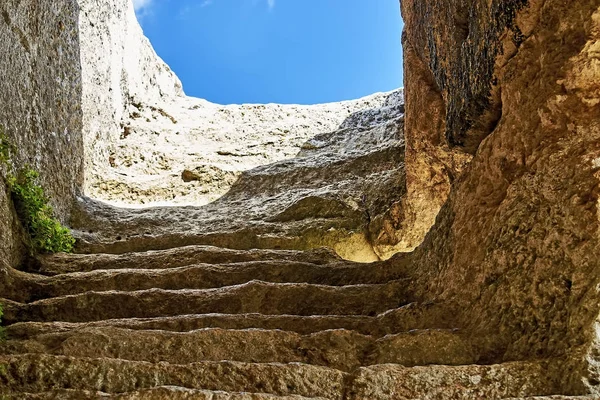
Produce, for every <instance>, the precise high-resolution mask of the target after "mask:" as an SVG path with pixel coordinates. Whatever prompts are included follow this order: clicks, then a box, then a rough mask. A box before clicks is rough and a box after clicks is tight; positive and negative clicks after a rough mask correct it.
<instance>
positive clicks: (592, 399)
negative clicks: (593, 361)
mask: <svg viewBox="0 0 600 400" xmlns="http://www.w3.org/2000/svg"><path fill="white" fill-rule="evenodd" d="M502 400H598V396H593V395H590V396H563V395H557V396H535V397H519V398H516V397H510V398H505V399H502Z"/></svg>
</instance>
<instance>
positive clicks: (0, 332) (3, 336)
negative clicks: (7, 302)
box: [0, 303, 6, 369]
mask: <svg viewBox="0 0 600 400" xmlns="http://www.w3.org/2000/svg"><path fill="white" fill-rule="evenodd" d="M3 315H4V313H3V310H2V303H0V342H2V341H4V340H5V339H6V332H5V331H4V328H3V327H2V316H3ZM1 367H2V365H0V369H1Z"/></svg>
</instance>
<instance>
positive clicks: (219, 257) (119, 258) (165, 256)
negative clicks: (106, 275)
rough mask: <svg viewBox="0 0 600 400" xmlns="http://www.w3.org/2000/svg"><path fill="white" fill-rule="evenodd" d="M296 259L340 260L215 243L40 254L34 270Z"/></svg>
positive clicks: (323, 253)
mask: <svg viewBox="0 0 600 400" xmlns="http://www.w3.org/2000/svg"><path fill="white" fill-rule="evenodd" d="M274 260H278V261H296V262H304V263H311V264H329V263H335V262H338V261H341V259H340V258H339V257H338V256H337V255H336V254H335V253H334V252H333V251H332V250H329V249H326V248H320V249H315V250H311V251H294V250H258V249H256V250H232V249H225V248H221V247H213V246H187V247H179V248H174V249H168V250H158V251H148V252H144V253H125V254H118V255H117V254H64V253H61V254H52V255H45V256H39V257H38V258H37V259H36V261H35V263H34V265H33V267H32V268H33V269H35V270H37V271H39V272H40V273H42V274H45V275H57V274H64V273H70V272H89V271H94V270H107V269H135V268H142V269H164V268H177V267H185V266H188V265H194V264H232V263H244V262H250V261H274Z"/></svg>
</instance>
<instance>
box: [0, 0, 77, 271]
mask: <svg viewBox="0 0 600 400" xmlns="http://www.w3.org/2000/svg"><path fill="white" fill-rule="evenodd" d="M0 53H1V54H2V62H1V63H0V82H2V84H1V85H0V104H2V106H1V107H0V126H3V127H4V130H5V131H6V134H7V136H8V137H9V138H10V140H11V141H12V142H13V143H14V144H15V145H16V148H17V150H18V154H17V155H16V157H15V159H14V163H15V164H16V165H17V166H23V165H24V164H29V165H31V166H32V167H34V168H35V169H36V170H37V171H39V172H40V177H41V182H42V184H43V186H44V188H45V189H46V191H47V194H48V195H49V197H50V198H51V201H52V204H53V205H54V208H55V210H56V212H57V214H58V216H59V217H60V219H62V220H63V221H66V220H67V219H68V216H69V212H70V209H71V203H72V199H73V197H74V194H75V193H76V192H78V190H79V189H80V188H81V185H82V183H83V145H82V138H81V126H82V119H81V107H80V104H81V79H80V78H81V69H80V58H79V33H78V5H77V1H75V0H62V1H58V2H50V1H34V0H4V1H3V2H2V3H1V4H0ZM1 172H2V174H4V173H5V172H6V171H1ZM19 232H20V231H19V226H18V223H17V221H16V220H15V217H14V213H13V209H12V204H11V202H10V200H9V198H8V197H7V193H6V189H5V188H4V187H2V189H0V260H3V261H6V262H8V263H10V264H12V265H17V264H18V263H19V262H21V260H22V258H21V257H22V256H23V250H24V249H23V246H22V243H21V234H20V233H19Z"/></svg>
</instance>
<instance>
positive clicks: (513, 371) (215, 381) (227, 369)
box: [0, 354, 589, 400]
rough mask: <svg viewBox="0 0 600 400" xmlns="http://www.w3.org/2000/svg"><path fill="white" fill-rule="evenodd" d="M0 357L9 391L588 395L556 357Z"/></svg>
mask: <svg viewBox="0 0 600 400" xmlns="http://www.w3.org/2000/svg"><path fill="white" fill-rule="evenodd" d="M0 364H3V365H5V373H4V374H2V375H0V388H1V389H0V390H2V391H3V392H4V393H11V392H12V393H14V392H26V393H45V392H47V391H49V390H53V391H60V390H61V389H70V390H89V391H92V392H96V391H99V392H102V393H110V394H118V395H124V396H125V395H126V393H127V395H128V394H129V393H131V392H141V393H144V391H145V390H148V389H155V388H156V390H162V389H158V388H161V387H163V386H177V387H181V388H186V389H204V390H223V391H226V392H234V393H240V392H251V393H265V394H266V393H268V394H274V395H279V396H290V395H301V396H305V397H309V398H310V397H313V398H314V397H317V398H319V397H323V398H327V399H333V400H342V399H344V400H346V399H347V400H415V399H419V400H455V399H510V398H514V399H527V398H533V399H535V398H536V396H537V398H541V399H544V398H545V397H544V396H546V398H548V399H553V400H559V399H561V400H562V399H570V398H574V399H581V398H582V399H586V398H589V397H585V396H584V397H581V396H580V397H577V396H575V397H569V396H559V395H556V394H557V393H560V389H561V388H560V383H559V382H557V381H556V376H557V375H556V373H557V372H559V371H558V370H557V368H558V369H560V367H561V364H560V362H558V361H554V360H546V361H535V362H533V361H532V362H511V363H504V364H497V365H465V366H442V365H430V366H425V367H411V368H408V367H402V366H398V365H393V364H385V365H376V366H372V367H363V368H360V369H358V370H357V371H355V372H354V373H353V374H347V373H344V372H341V371H336V370H333V369H329V368H324V367H316V366H310V365H304V364H254V363H239V362H201V363H194V364H186V365H174V364H169V363H159V364H151V363H146V362H136V361H124V360H117V359H91V358H74V357H64V356H50V355H39V354H24V355H18V356H10V355H9V356H6V355H4V356H0ZM159 393H160V392H159ZM117 398H118V397H117ZM125 398H127V397H125ZM134 398H135V397H134ZM138 398H141V399H144V398H145V397H138ZM150 398H152V397H150ZM157 398H158V399H162V398H169V399H170V398H171V397H157ZM184 398H185V397H184ZM192 398H193V397H192ZM200 398H202V397H200ZM242 399H243V398H242Z"/></svg>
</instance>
